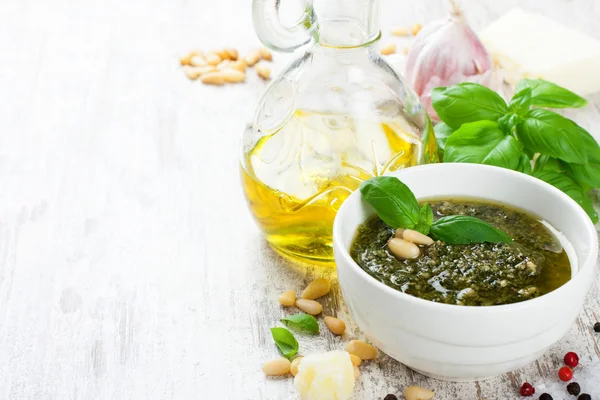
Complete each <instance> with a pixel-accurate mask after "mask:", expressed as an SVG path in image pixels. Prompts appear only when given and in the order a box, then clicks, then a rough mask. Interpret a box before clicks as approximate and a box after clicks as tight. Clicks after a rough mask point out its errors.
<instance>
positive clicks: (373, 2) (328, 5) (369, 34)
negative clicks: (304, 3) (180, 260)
mask: <svg viewBox="0 0 600 400" xmlns="http://www.w3.org/2000/svg"><path fill="white" fill-rule="evenodd" d="M314 11H315V14H316V16H317V24H318V28H317V29H316V33H317V43H318V45H320V46H323V47H333V48H354V47H365V46H368V45H370V44H372V43H374V42H375V41H376V40H378V39H379V38H380V37H381V31H380V30H379V0H315V1H314Z"/></svg>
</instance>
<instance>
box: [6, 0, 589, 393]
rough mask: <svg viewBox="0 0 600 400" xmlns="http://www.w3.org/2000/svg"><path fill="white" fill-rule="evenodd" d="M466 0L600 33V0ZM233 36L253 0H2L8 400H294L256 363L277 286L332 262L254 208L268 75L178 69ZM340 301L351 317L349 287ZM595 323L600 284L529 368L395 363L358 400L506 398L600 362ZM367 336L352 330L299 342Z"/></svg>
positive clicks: (476, 10)
mask: <svg viewBox="0 0 600 400" xmlns="http://www.w3.org/2000/svg"><path fill="white" fill-rule="evenodd" d="M443 3H444V2H443V0H395V1H393V0H389V1H386V2H384V4H383V10H385V13H384V14H383V17H382V19H383V23H382V26H383V28H384V30H386V31H385V32H386V33H387V32H389V29H390V28H391V27H392V26H394V25H408V24H411V23H414V22H421V23H424V22H427V21H429V20H432V19H435V18H437V17H439V16H441V15H442V14H443V12H444V11H443V7H442V4H443ZM500 3H501V4H500ZM463 4H464V5H465V10H466V12H467V15H468V17H469V18H470V20H471V21H472V25H473V26H474V27H475V28H480V27H482V26H484V25H485V24H486V23H488V22H489V21H491V20H493V19H494V18H495V17H497V16H498V15H500V14H501V13H503V12H505V11H506V10H508V9H509V8H511V7H513V6H516V5H521V6H523V7H524V8H526V9H530V10H537V11H540V12H542V13H544V14H546V15H548V16H551V17H554V18H556V19H558V20H560V21H562V22H564V23H565V24H566V25H570V26H574V27H577V28H579V29H581V30H582V31H585V32H587V33H590V34H592V35H595V36H596V37H600V24H599V23H598V21H599V20H600V2H598V1H597V0H552V1H550V0H547V1H544V2H541V1H534V0H528V1H518V0H506V1H502V2H499V1H492V0H485V1H484V0H465V1H464V2H463ZM387 40H392V39H391V37H389V36H388V37H387ZM225 45H228V46H236V47H237V48H238V49H240V50H241V51H247V50H248V49H250V48H252V47H255V46H257V45H258V41H257V39H256V38H255V36H254V34H253V29H252V25H251V17H250V0H220V1H208V0H149V1H143V0H128V1H120V0H104V1H92V0H83V1H69V0H53V1H52V0H2V1H1V2H0V94H1V96H2V97H1V98H2V104H1V107H0V122H1V123H2V125H1V126H2V129H1V131H0V399H2V400H4V399H11V400H12V399H36V400H37V399H42V400H46V399H58V400H67V399H85V400H91V399H119V400H121V399H209V400H213V399H236V400H237V399H249V400H258V399H289V398H292V393H293V392H292V387H293V384H292V380H291V379H287V378H283V379H266V378H265V377H264V376H263V373H262V372H261V370H260V365H261V363H262V362H263V361H264V360H265V359H267V358H270V357H273V356H276V355H277V354H278V353H277V350H276V347H275V346H274V344H273V343H272V340H271V338H270V334H269V330H268V329H269V327H271V326H274V325H276V324H277V323H278V320H279V318H280V317H281V316H282V315H284V311H283V310H282V309H281V308H280V307H279V305H278V304H277V302H276V301H275V297H276V294H277V293H279V292H281V291H283V290H284V289H288V288H296V289H300V288H302V287H303V286H304V285H305V284H306V282H308V281H309V280H311V279H312V278H314V277H315V276H321V275H329V274H331V273H332V271H324V270H312V269H307V268H303V267H296V266H292V265H289V264H288V263H287V262H285V261H283V260H282V259H281V258H279V257H278V256H277V255H276V254H275V253H274V252H273V251H272V250H271V249H270V248H269V247H268V246H267V245H266V244H265V242H264V240H263V239H262V238H261V236H260V234H259V232H258V230H257V229H256V227H255V225H254V222H253V221H252V219H251V217H250V215H249V213H248V212H247V210H246V205H245V201H244V198H243V196H242V192H241V189H240V183H239V178H238V155H239V154H238V141H239V138H240V134H241V131H242V128H243V126H244V124H245V123H246V122H247V121H248V119H249V118H250V115H251V113H252V110H253V108H254V104H255V102H256V100H257V99H258V96H259V95H260V93H261V92H262V91H263V90H264V88H265V84H264V83H263V82H262V81H260V80H259V79H257V78H256V77H255V76H251V77H250V78H249V81H248V82H247V83H246V84H243V85H238V86H228V87H223V88H215V87H208V86H202V85H201V84H199V83H192V82H190V81H188V80H187V79H186V78H185V77H184V76H183V74H182V72H181V70H180V69H179V67H178V63H177V60H178V56H179V55H180V54H182V53H184V52H186V51H188V50H191V49H193V48H197V47H199V48H204V49H210V48H213V47H219V46H225ZM288 60H290V56H281V55H276V63H275V64H274V69H275V70H279V69H281V68H282V67H283V66H284V65H285V62H286V61H288ZM589 99H590V105H589V106H588V107H587V108H586V109H585V110H582V111H578V112H574V113H572V114H571V116H576V118H577V120H578V121H579V122H580V123H581V124H582V125H583V126H585V127H586V128H588V129H590V130H591V131H592V133H594V134H595V135H598V134H599V133H600V95H595V96H592V97H590V98H589ZM324 306H325V312H326V314H333V315H337V316H339V317H340V318H342V319H345V320H346V321H348V322H350V321H349V315H348V313H347V310H346V308H345V307H344V305H343V301H342V299H341V298H340V296H339V292H338V291H337V288H336V291H335V292H334V293H333V294H332V295H330V296H329V297H328V298H326V300H325V302H324ZM599 315H600V302H599V301H598V284H597V283H596V285H595V287H594V289H593V291H592V293H591V295H590V296H589V298H588V302H587V304H586V307H585V309H584V311H583V312H582V313H581V315H580V317H579V319H578V321H577V324H576V325H575V326H574V327H573V329H572V330H571V332H570V333H569V335H568V336H567V337H566V338H565V339H563V340H562V341H561V342H560V343H559V344H558V345H557V346H555V347H554V348H553V349H552V350H551V351H550V352H549V353H548V354H547V355H546V356H545V357H544V358H543V359H541V360H539V361H538V362H536V363H535V364H533V365H530V366H529V367H527V368H524V369H523V370H521V371H518V372H515V373H511V374H507V375H505V376H502V377H499V378H497V379H492V380H489V381H484V382H479V383H470V384H453V383H445V382H438V381H434V380H430V379H427V378H425V377H423V376H420V375H418V374H416V373H413V372H411V371H410V370H408V369H407V368H405V367H404V366H402V365H401V364H399V363H398V362H396V361H394V360H392V359H390V358H388V357H386V356H382V357H380V358H379V359H378V360H377V361H376V362H372V363H369V364H366V365H365V367H364V368H362V375H361V377H360V380H359V382H358V388H357V390H356V396H355V398H356V399H357V400H372V399H380V398H383V396H384V395H385V394H387V393H399V392H400V391H401V389H402V388H403V387H404V386H405V385H407V384H419V385H422V386H426V387H430V388H434V389H436V390H437V392H438V395H437V397H436V399H439V400H447V399H462V400H468V399H481V398H483V397H486V398H488V399H506V398H509V397H510V396H512V395H513V394H514V393H515V391H516V388H517V387H518V385H519V384H520V383H521V382H522V381H523V380H525V379H527V380H530V381H536V380H538V379H539V378H540V377H543V376H548V375H549V374H554V373H555V372H554V371H555V370H556V368H557V367H558V366H559V365H560V358H561V357H562V354H564V352H565V351H566V350H567V349H569V350H574V351H577V352H578V353H579V354H580V355H581V357H582V360H583V361H584V362H591V361H595V360H598V358H599V357H600V350H599V349H598V348H599V345H598V338H597V336H596V338H594V337H593V336H592V334H591V333H590V329H589V327H590V326H591V325H592V323H593V322H594V321H596V320H597V319H598V316H599ZM352 337H361V336H360V332H359V331H358V330H357V329H356V327H354V326H353V325H352V324H350V327H349V329H348V334H347V335H346V336H345V337H343V338H342V339H340V338H336V337H333V336H331V335H329V334H323V335H321V336H320V337H319V338H318V339H307V338H304V337H302V338H301V346H302V349H303V352H304V353H310V352H311V351H317V350H325V349H340V348H343V346H344V342H345V341H346V340H348V339H349V338H352Z"/></svg>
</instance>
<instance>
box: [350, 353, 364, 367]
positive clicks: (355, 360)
mask: <svg viewBox="0 0 600 400" xmlns="http://www.w3.org/2000/svg"><path fill="white" fill-rule="evenodd" d="M350 361H352V365H355V366H357V367H358V366H359V365H360V364H361V363H362V360H361V359H360V357H359V356H357V355H355V354H350Z"/></svg>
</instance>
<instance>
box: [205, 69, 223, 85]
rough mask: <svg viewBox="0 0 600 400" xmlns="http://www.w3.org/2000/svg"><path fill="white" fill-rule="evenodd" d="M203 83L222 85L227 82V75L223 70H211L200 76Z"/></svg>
mask: <svg viewBox="0 0 600 400" xmlns="http://www.w3.org/2000/svg"><path fill="white" fill-rule="evenodd" d="M200 80H201V81H202V83H206V84H207V85H222V84H224V83H225V76H224V75H223V74H222V73H221V72H218V71H217V72H209V73H208V74H204V75H202V76H201V77H200Z"/></svg>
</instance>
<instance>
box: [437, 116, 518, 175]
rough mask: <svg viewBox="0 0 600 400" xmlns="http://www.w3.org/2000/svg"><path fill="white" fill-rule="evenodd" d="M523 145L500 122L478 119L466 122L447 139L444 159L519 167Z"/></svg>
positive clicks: (447, 160) (445, 160)
mask: <svg viewBox="0 0 600 400" xmlns="http://www.w3.org/2000/svg"><path fill="white" fill-rule="evenodd" d="M522 150H523V146H522V145H521V143H519V141H518V140H517V139H516V138H515V137H514V136H512V135H506V134H505V133H504V132H503V131H502V130H500V128H499V127H498V124H497V123H496V122H492V121H478V122H471V123H467V124H464V125H463V126H461V127H460V128H459V129H457V130H456V131H455V132H454V133H453V134H452V135H451V136H450V137H449V138H448V141H447V142H446V151H445V152H444V162H464V163H477V164H488V165H496V166H498V167H504V168H509V169H515V168H516V167H517V165H518V164H519V157H520V155H521V153H522Z"/></svg>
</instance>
